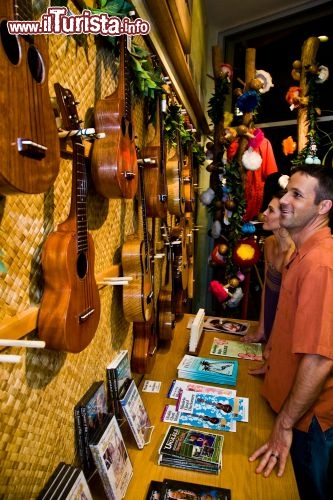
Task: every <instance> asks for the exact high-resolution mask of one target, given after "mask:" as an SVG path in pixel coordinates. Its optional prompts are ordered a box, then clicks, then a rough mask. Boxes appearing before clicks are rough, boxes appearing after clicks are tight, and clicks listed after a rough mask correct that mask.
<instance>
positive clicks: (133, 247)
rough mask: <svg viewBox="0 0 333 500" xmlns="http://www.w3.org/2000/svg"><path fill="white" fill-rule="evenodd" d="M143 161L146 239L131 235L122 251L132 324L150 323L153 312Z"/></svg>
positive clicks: (126, 303) (127, 311) (126, 312)
mask: <svg viewBox="0 0 333 500" xmlns="http://www.w3.org/2000/svg"><path fill="white" fill-rule="evenodd" d="M139 161H140V166H139V178H140V189H139V191H140V197H141V209H142V228H143V238H141V237H140V236H139V235H138V234H131V235H128V236H127V238H126V241H125V242H124V244H123V246H122V250H121V262H122V267H123V274H124V276H130V277H131V278H132V280H131V281H130V282H129V284H128V285H126V286H124V287H123V309H124V316H125V318H126V320H127V321H129V322H134V321H137V322H141V321H148V320H149V319H150V317H151V314H152V309H153V280H152V272H151V242H150V238H149V234H148V227H147V212H146V202H145V185H144V181H143V168H144V166H143V160H142V159H140V160H139Z"/></svg>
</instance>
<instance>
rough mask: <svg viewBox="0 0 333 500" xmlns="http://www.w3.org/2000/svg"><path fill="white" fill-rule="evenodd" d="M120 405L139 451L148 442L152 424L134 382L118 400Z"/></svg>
mask: <svg viewBox="0 0 333 500" xmlns="http://www.w3.org/2000/svg"><path fill="white" fill-rule="evenodd" d="M120 404H121V407H122V409H123V411H124V415H125V417H126V420H127V422H128V423H129V426H130V428H131V431H132V433H133V436H134V438H135V441H136V444H137V445H138V448H139V449H142V448H143V447H144V446H145V444H147V443H148V442H149V440H150V435H151V431H152V424H151V421H150V418H149V415H148V413H147V410H146V408H145V405H144V404H143V401H142V398H141V396H140V393H139V391H138V388H137V386H136V384H135V381H134V380H132V382H131V384H130V386H129V388H128V389H127V391H126V394H125V396H124V397H123V398H122V399H120Z"/></svg>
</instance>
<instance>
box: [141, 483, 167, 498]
mask: <svg viewBox="0 0 333 500" xmlns="http://www.w3.org/2000/svg"><path fill="white" fill-rule="evenodd" d="M162 486H163V481H150V484H149V488H148V492H147V495H146V498H145V500H161V498H162V497H161V493H162Z"/></svg>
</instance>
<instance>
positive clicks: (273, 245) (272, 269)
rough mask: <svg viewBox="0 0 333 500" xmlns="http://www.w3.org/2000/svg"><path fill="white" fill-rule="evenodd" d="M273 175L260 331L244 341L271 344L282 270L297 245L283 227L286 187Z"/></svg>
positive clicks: (265, 218) (265, 214)
mask: <svg viewBox="0 0 333 500" xmlns="http://www.w3.org/2000/svg"><path fill="white" fill-rule="evenodd" d="M273 176H274V179H272V181H271V182H270V190H271V199H270V201H269V203H268V207H267V208H266V210H265V211H264V212H263V229H265V230H266V231H272V233H273V234H272V235H270V236H268V237H267V238H266V239H265V243H264V259H265V279H264V286H263V291H262V297H261V309H260V317H259V323H258V328H257V331H256V332H255V333H254V334H248V335H245V336H244V337H243V338H242V341H243V342H259V341H264V342H267V341H268V339H269V336H270V333H271V330H272V326H273V323H274V318H275V313H276V307H277V303H278V299H279V293H280V287H281V278H282V269H283V267H284V266H285V265H286V264H287V263H288V260H289V258H290V256H291V254H292V253H293V251H294V243H293V240H292V239H291V237H290V235H289V233H288V231H287V230H286V229H285V228H283V227H280V213H281V212H280V198H282V196H283V195H284V194H285V190H284V187H285V186H284V185H283V186H281V185H279V181H278V179H277V177H276V175H275V174H272V177H273ZM280 177H281V176H280ZM268 180H269V177H268V178H267V181H268ZM274 187H275V189H274ZM267 191H268V190H267Z"/></svg>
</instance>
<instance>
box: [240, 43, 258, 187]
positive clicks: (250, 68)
mask: <svg viewBox="0 0 333 500" xmlns="http://www.w3.org/2000/svg"><path fill="white" fill-rule="evenodd" d="M255 74H256V49H251V48H249V49H246V54H245V89H244V90H245V91H246V90H249V84H250V82H251V80H253V78H255ZM252 120H253V113H252V112H251V113H250V112H248V113H244V115H243V120H242V123H243V125H245V126H246V127H251V126H252ZM247 143H248V139H247V137H245V136H242V137H240V139H239V146H238V151H237V156H236V159H237V163H238V166H239V169H240V171H241V173H242V177H243V179H244V178H245V169H244V167H243V164H242V156H243V153H244V151H245V149H246V146H247Z"/></svg>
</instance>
